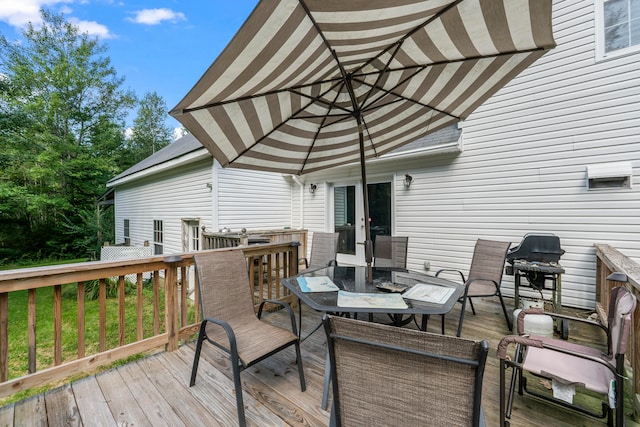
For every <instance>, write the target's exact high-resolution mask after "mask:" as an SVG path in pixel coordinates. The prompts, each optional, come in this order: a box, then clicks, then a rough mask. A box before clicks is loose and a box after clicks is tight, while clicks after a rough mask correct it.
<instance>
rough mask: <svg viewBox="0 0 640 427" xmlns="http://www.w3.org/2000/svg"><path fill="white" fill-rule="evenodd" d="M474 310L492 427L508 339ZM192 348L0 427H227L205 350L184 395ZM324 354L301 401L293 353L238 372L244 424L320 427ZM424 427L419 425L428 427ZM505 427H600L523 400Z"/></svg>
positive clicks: (226, 384) (45, 401) (39, 401)
mask: <svg viewBox="0 0 640 427" xmlns="http://www.w3.org/2000/svg"><path fill="white" fill-rule="evenodd" d="M507 302H508V303H509V302H511V301H509V300H507ZM476 308H477V309H478V315H477V316H475V317H474V316H472V315H471V314H470V313H469V316H468V317H467V319H466V321H465V325H464V328H463V336H465V337H469V338H485V339H487V340H488V341H489V343H490V346H491V352H490V355H489V360H488V362H487V369H486V373H485V376H484V390H483V407H484V412H485V417H486V421H487V425H488V426H497V425H498V405H499V400H498V399H499V397H498V396H499V394H498V393H499V391H498V389H499V387H498V384H499V377H498V360H497V358H496V356H495V349H496V346H497V343H498V340H499V339H500V338H501V337H502V336H503V335H505V334H507V333H508V331H507V329H506V325H505V321H504V318H503V316H502V312H501V309H500V306H499V304H497V303H494V302H493V301H491V300H488V301H486V302H483V303H481V304H480V303H479V304H477V305H476ZM458 310H459V307H456V308H455V309H454V312H452V314H451V315H450V316H448V317H447V333H454V331H455V327H456V326H457V315H458V313H459V311H458ZM587 314H588V313H587ZM580 315H586V314H585V313H580ZM265 318H267V319H270V321H273V322H274V323H280V322H284V321H285V320H286V319H285V318H284V316H283V315H282V314H281V313H278V312H276V313H268V314H266V315H265ZM380 319H381V320H382V319H383V318H382V317H381V318H380ZM319 321H320V315H319V314H317V313H315V312H313V311H311V310H308V309H305V310H304V314H303V332H305V331H306V332H309V331H310V330H311V329H312V328H313V326H314V325H316V324H317V323H318V322H319ZM429 330H430V331H433V332H437V331H438V330H439V319H437V320H436V319H434V321H433V322H432V323H431V324H430V325H429ZM583 332H584V331H582V330H574V329H570V339H574V340H575V339H577V340H582V339H586V340H591V339H593V338H594V337H593V336H590V335H585V334H583ZM193 348H194V345H193V343H189V344H186V345H183V346H181V347H180V348H179V349H178V350H177V351H175V352H171V353H169V352H161V353H158V354H155V355H152V356H149V357H146V358H144V359H140V360H137V361H135V362H131V363H129V364H126V365H123V366H120V367H118V368H114V369H111V370H109V371H107V372H104V373H100V374H98V375H94V376H89V377H86V378H83V379H81V380H78V381H75V382H73V383H71V384H67V385H65V386H63V387H60V388H56V389H53V390H50V391H48V392H46V393H44V394H40V395H37V396H34V397H30V398H28V399H25V400H23V401H20V402H16V403H12V404H9V405H5V406H3V407H1V408H0V427H4V426H46V425H49V426H63V425H64V426H82V425H84V426H134V425H135V426H146V425H148V426H163V425H166V426H172V427H173V426H205V425H206V426H232V425H236V424H237V416H236V407H235V396H234V394H233V383H232V381H231V379H230V375H231V374H230V369H229V361H228V359H226V358H225V357H223V356H221V354H220V353H218V351H217V350H216V349H214V348H213V347H212V346H210V345H207V346H205V349H204V350H203V353H202V358H201V362H200V368H199V375H198V379H197V383H196V385H195V386H194V387H189V386H188V381H189V375H190V370H191V363H192V361H193V353H194V350H193ZM325 352H326V347H325V338H324V332H323V331H322V330H320V331H318V332H316V333H315V334H313V335H312V336H311V337H310V338H309V339H307V340H306V341H304V342H303V344H302V353H303V359H304V370H305V376H306V380H307V391H306V392H304V393H302V392H300V385H299V382H298V374H297V369H296V367H295V365H294V360H295V355H294V351H293V350H285V351H284V352H281V353H280V354H277V355H275V356H273V357H272V358H270V359H267V360H265V361H263V362H261V363H259V364H258V365H257V366H255V367H252V368H250V369H248V370H247V371H245V372H243V373H242V381H243V390H245V393H244V399H245V406H246V416H247V422H248V424H249V425H254V426H272V425H273V426H285V425H296V426H326V425H328V422H329V412H327V411H324V410H322V409H321V407H320V403H321V395H322V384H323V375H324V363H325V354H326V353H325ZM627 412H629V411H627ZM425 423H426V424H428V421H425ZM398 424H399V425H402V420H398ZM512 425H513V426H557V427H562V426H602V425H606V422H604V421H601V420H594V419H591V418H588V417H585V416H581V415H579V414H577V413H575V412H571V411H567V410H565V409H562V408H559V407H556V406H552V405H549V404H546V403H541V402H539V401H537V400H535V399H534V398H532V397H528V396H524V397H521V396H516V401H515V405H514V411H513V416H512ZM627 425H632V423H628V424H627Z"/></svg>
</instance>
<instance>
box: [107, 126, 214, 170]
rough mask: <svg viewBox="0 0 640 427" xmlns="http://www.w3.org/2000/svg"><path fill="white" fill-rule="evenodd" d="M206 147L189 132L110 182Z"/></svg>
mask: <svg viewBox="0 0 640 427" xmlns="http://www.w3.org/2000/svg"><path fill="white" fill-rule="evenodd" d="M203 148H204V147H203V146H202V144H200V142H199V141H198V140H197V139H196V138H195V137H194V136H193V135H191V134H187V135H185V136H183V137H182V138H178V139H176V140H175V141H173V142H172V143H171V144H169V145H167V146H166V147H164V148H162V149H161V150H158V151H157V152H155V153H153V154H152V155H150V156H149V157H147V158H146V159H144V160H142V161H140V162H138V163H136V164H135V165H133V166H131V167H130V168H129V169H127V170H125V171H124V172H122V173H120V174H118V175H116V176H115V177H113V178H111V179H110V180H109V181H108V182H113V181H117V180H119V179H121V178H124V177H125V176H129V175H133V174H134V173H137V172H140V171H143V170H145V169H149V168H151V167H153V166H157V165H160V164H162V163H165V162H168V161H169V160H173V159H177V158H178V157H182V156H184V155H185V154H189V153H191V152H193V151H197V150H200V149H203Z"/></svg>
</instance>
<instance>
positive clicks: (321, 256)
mask: <svg viewBox="0 0 640 427" xmlns="http://www.w3.org/2000/svg"><path fill="white" fill-rule="evenodd" d="M338 235H339V233H322V232H320V231H314V232H313V240H312V241H311V256H310V258H309V259H307V258H301V259H300V260H301V261H304V267H305V268H308V269H316V268H324V267H329V266H332V265H336V255H337V253H338Z"/></svg>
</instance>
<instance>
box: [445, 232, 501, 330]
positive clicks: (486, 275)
mask: <svg viewBox="0 0 640 427" xmlns="http://www.w3.org/2000/svg"><path fill="white" fill-rule="evenodd" d="M509 246H511V243H510V242H496V241H493V240H484V239H478V240H477V241H476V246H475V249H474V251H473V258H472V259H471V267H470V269H469V275H468V276H467V278H466V279H465V277H464V273H462V272H461V271H459V270H452V269H442V270H439V271H438V272H436V277H438V276H439V275H440V274H441V273H451V272H455V273H457V274H458V275H459V276H460V278H461V279H462V283H464V285H465V290H464V294H463V295H462V297H461V298H460V301H459V302H461V303H462V308H461V309H460V321H459V322H458V332H457V333H456V336H458V337H459V336H460V334H461V332H462V322H463V321H464V314H465V309H466V306H467V301H469V305H470V306H471V311H472V312H473V314H476V310H475V308H474V307H473V301H472V298H477V297H492V296H497V297H498V298H499V299H500V305H502V311H503V313H504V318H505V319H506V321H507V326H508V328H509V330H511V316H510V315H509V314H508V313H507V307H506V305H505V304H504V299H503V298H502V293H501V292H500V283H501V282H502V273H503V272H504V261H505V258H506V255H507V251H508V250H509Z"/></svg>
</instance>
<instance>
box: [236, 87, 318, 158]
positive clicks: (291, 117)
mask: <svg viewBox="0 0 640 427" xmlns="http://www.w3.org/2000/svg"><path fill="white" fill-rule="evenodd" d="M324 94H326V92H325V93H324ZM324 94H323V95H324ZM313 102H314V100H313V99H312V100H311V102H309V103H308V104H306V105H304V106H302V107H301V108H300V109H298V111H296V112H295V113H293V114H291V116H289V117H287V118H286V119H285V120H283V121H281V122H280V123H278V125H277V126H275V127H274V128H273V129H271V130H270V131H269V132H267V133H265V134H264V135H262V136H261V137H260V138H258V139H257V140H256V141H255V142H254V143H253V144H251V145H250V146H248V147H246V148H245V149H244V150H242V151H241V152H240V153H238V154H237V155H236V156H235V157H234V158H233V159H230V160H229V161H228V162H227V165H230V164H232V163H233V162H235V161H236V160H237V159H238V158H240V157H242V156H243V155H244V154H245V153H247V152H248V151H250V150H251V149H253V147H255V146H256V145H258V144H260V143H262V141H264V140H265V139H266V138H267V137H268V136H269V135H271V134H272V133H274V132H275V131H277V130H278V129H280V128H281V127H282V126H284V124H285V123H287V122H288V121H289V120H291V119H293V118H296V115H297V114H298V113H300V112H301V111H304V110H305V109H306V108H307V107H309V106H310V105H311V104H313Z"/></svg>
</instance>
